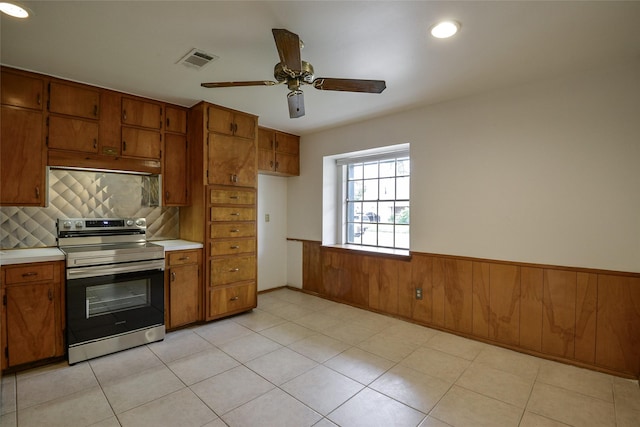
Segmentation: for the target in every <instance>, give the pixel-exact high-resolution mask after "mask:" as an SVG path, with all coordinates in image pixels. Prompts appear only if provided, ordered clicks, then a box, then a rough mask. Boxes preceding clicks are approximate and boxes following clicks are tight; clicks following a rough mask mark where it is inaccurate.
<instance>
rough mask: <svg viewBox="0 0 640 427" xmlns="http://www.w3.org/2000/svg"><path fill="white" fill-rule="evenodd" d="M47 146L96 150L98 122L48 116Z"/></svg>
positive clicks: (63, 148) (75, 149)
mask: <svg viewBox="0 0 640 427" xmlns="http://www.w3.org/2000/svg"><path fill="white" fill-rule="evenodd" d="M48 141H49V148H57V149H61V150H72V151H84V152H87V153H97V152H98V122H95V121H90V120H80V119H70V118H66V117H58V116H53V115H52V116H50V117H49V139H48Z"/></svg>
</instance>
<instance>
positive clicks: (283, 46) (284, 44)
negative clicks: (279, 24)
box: [271, 28, 302, 77]
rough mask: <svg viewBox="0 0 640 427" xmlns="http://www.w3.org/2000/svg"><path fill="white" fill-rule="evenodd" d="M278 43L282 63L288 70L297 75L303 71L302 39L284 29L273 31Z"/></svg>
mask: <svg viewBox="0 0 640 427" xmlns="http://www.w3.org/2000/svg"><path fill="white" fill-rule="evenodd" d="M271 32H272V33H273V38H274V40H275V41H276V48H277V49H278V55H279V56H280V62H281V63H282V65H284V66H285V67H286V69H288V70H290V71H292V72H293V74H294V76H293V77H295V74H299V73H300V72H301V71H302V59H301V58H300V38H299V37H298V35H297V34H295V33H292V32H291V31H288V30H285V29H283V28H274V29H272V30H271Z"/></svg>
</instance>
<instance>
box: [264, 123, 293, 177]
mask: <svg viewBox="0 0 640 427" xmlns="http://www.w3.org/2000/svg"><path fill="white" fill-rule="evenodd" d="M258 171H259V172H261V173H266V174H271V175H286V176H298V175H300V137H299V136H296V135H292V134H289V133H285V132H280V131H277V130H273V129H268V128H264V127H259V128H258Z"/></svg>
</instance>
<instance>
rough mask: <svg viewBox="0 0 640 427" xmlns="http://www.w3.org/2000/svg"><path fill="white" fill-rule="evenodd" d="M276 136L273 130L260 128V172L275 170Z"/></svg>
mask: <svg viewBox="0 0 640 427" xmlns="http://www.w3.org/2000/svg"><path fill="white" fill-rule="evenodd" d="M275 135H276V134H275V132H274V131H272V130H271V129H265V128H260V127H259V128H258V170H261V171H265V172H273V170H274V166H275V160H274V150H275Z"/></svg>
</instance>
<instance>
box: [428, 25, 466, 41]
mask: <svg viewBox="0 0 640 427" xmlns="http://www.w3.org/2000/svg"><path fill="white" fill-rule="evenodd" d="M459 30H460V23H459V22H456V21H442V22H438V23H437V24H435V25H433V26H432V27H431V29H430V32H431V35H432V36H433V37H435V38H437V39H447V38H449V37H452V36H454V35H455V34H456V33H457V32H458V31H459Z"/></svg>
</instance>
